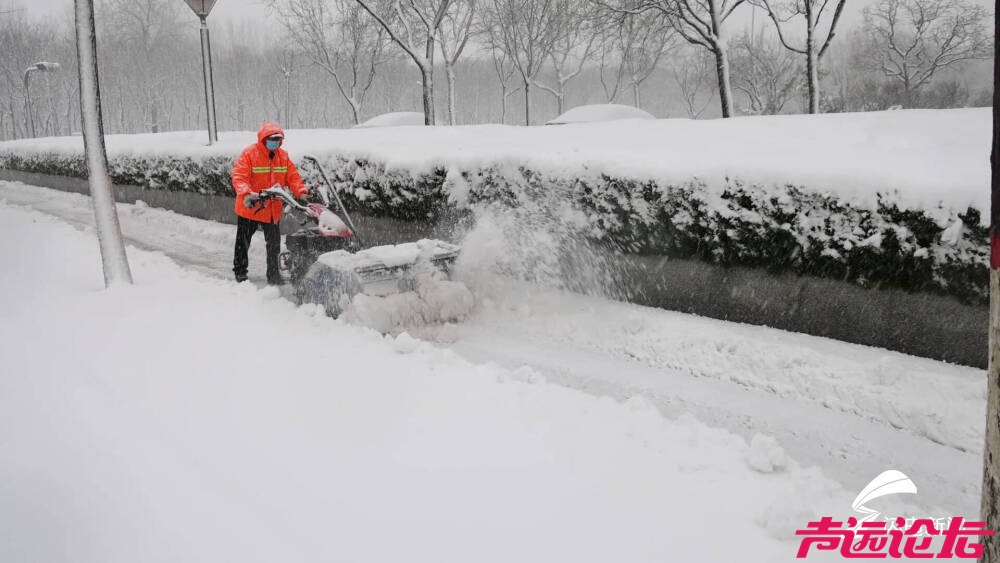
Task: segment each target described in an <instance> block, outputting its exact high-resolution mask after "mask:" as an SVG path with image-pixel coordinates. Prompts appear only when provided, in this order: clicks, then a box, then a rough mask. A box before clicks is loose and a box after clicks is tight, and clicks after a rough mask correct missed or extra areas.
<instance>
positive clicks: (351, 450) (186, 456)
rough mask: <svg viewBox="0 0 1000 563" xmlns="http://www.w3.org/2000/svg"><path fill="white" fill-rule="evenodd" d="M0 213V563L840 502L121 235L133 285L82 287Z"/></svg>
mask: <svg viewBox="0 0 1000 563" xmlns="http://www.w3.org/2000/svg"><path fill="white" fill-rule="evenodd" d="M0 225H2V226H3V227H2V228H3V229H5V230H6V231H7V234H8V235H9V236H4V237H0V260H2V261H3V263H4V264H5V266H6V267H5V268H3V269H0V296H2V297H0V300H2V301H3V303H2V304H0V306H2V308H3V310H4V312H5V314H4V315H3V316H0V352H2V355H3V357H4V365H5V372H4V376H3V377H0V443H3V444H4V447H3V448H0V497H2V498H4V499H5V500H4V502H3V503H0V525H2V526H3V529H4V530H5V532H6V533H5V534H4V538H5V539H4V541H2V542H0V560H4V561H26V560H38V561H53V560H65V559H67V558H70V559H72V560H74V561H80V562H90V561H94V562H97V561H100V562H103V563H113V562H117V561H137V560H142V561H147V562H156V561H190V560H212V561H223V560H232V561H246V562H253V561H279V560H280V561H287V560H297V561H315V560H350V561H394V560H407V561H469V560H476V561H483V562H487V561H512V560H518V561H577V562H581V563H582V562H587V561H634V562H639V561H664V560H668V559H677V560H684V561H697V560H702V559H704V558H705V557H709V558H711V559H720V558H721V559H729V560H740V561H786V560H789V559H791V558H792V557H794V555H793V554H794V553H795V551H796V549H797V547H798V543H797V541H796V540H795V539H794V537H793V532H794V529H795V528H798V527H802V526H804V525H805V521H799V520H796V519H792V518H788V519H784V520H780V521H779V519H778V518H777V516H776V514H779V513H781V512H779V511H778V510H777V509H776V508H775V507H774V503H775V499H782V498H798V499H800V500H799V504H800V505H802V503H808V504H806V505H805V506H803V507H802V510H803V511H804V512H803V514H804V513H806V512H812V511H815V512H818V513H821V514H829V515H831V516H835V517H843V516H846V514H847V512H848V511H849V506H850V500H851V498H852V497H853V493H849V492H846V491H844V490H843V489H840V488H839V487H837V486H835V485H833V484H831V483H830V482H829V481H828V480H826V479H824V478H823V477H822V476H821V475H819V474H817V473H816V472H815V471H807V470H802V469H801V468H799V467H797V466H796V465H795V464H794V463H789V464H788V466H787V468H786V470H785V471H783V472H782V473H777V474H760V473H758V472H756V471H754V470H752V469H750V468H749V467H747V465H746V464H745V463H744V459H745V457H746V455H747V450H748V448H749V447H748V446H747V443H746V442H745V441H744V440H743V439H741V438H739V437H736V436H734V435H733V434H730V433H728V432H725V431H721V430H714V429H710V428H708V427H706V426H704V425H703V424H701V423H699V422H697V421H695V420H694V419H692V418H690V417H682V418H681V419H678V420H668V419H665V418H663V417H662V416H661V415H659V413H657V412H656V409H654V408H650V406H649V404H648V402H645V401H639V400H633V401H630V402H629V403H627V404H625V405H623V404H621V403H619V402H617V401H615V400H612V399H609V398H597V397H593V396H590V395H587V394H584V393H580V392H576V391H571V390H568V389H566V388H562V387H559V386H555V385H551V384H546V383H544V382H542V381H541V380H540V379H538V378H531V377H527V379H528V380H526V376H527V374H524V373H517V372H512V371H507V370H504V369H502V368H499V367H497V366H495V365H483V366H476V365H473V364H470V363H468V362H466V361H464V360H461V359H459V358H458V357H457V356H456V355H455V354H453V353H451V352H448V351H445V350H440V349H436V348H434V347H431V346H429V345H427V344H424V343H419V342H416V341H414V340H413V339H412V338H409V337H408V336H404V335H402V334H401V335H399V336H397V337H394V338H384V337H382V336H381V335H378V334H376V333H374V332H371V331H364V330H359V329H357V328H353V327H350V326H348V325H345V324H344V323H342V322H339V321H334V320H331V319H329V318H327V317H325V316H324V315H322V313H321V311H317V310H316V308H314V307H306V308H301V309H296V308H295V307H293V306H292V305H291V304H290V303H288V302H287V301H285V300H282V299H279V298H278V293H277V291H275V290H274V289H273V288H268V289H265V290H257V289H256V288H254V287H253V286H247V285H238V284H235V283H233V282H229V281H221V280H213V279H207V278H205V277H202V276H200V275H197V274H195V273H192V272H189V271H184V270H181V269H179V268H178V267H177V266H176V265H174V264H173V263H172V262H171V261H169V260H168V259H166V258H165V257H163V256H162V255H159V254H151V253H147V252H142V251H138V250H135V249H131V250H130V258H131V262H132V266H133V272H134V273H135V277H136V279H137V282H138V283H137V285H135V286H130V287H121V288H117V289H116V290H113V291H105V290H103V289H102V280H101V269H100V259H99V256H98V251H97V245H96V243H95V241H94V240H93V234H92V233H80V232H78V231H75V230H73V229H72V228H69V227H67V226H65V225H64V224H61V223H57V222H55V221H54V220H52V219H50V218H48V217H46V216H43V215H40V214H37V213H30V212H25V211H19V210H14V209H12V208H10V207H7V206H6V205H0ZM13 233H17V236H13ZM23 240H31V241H32V244H31V245H25V244H23V242H21V241H23ZM84 325H85V326H84ZM81 328H84V329H81ZM54 346H55V347H56V349H57V350H58V353H53V349H54V348H53V347H54ZM532 379H533V380H534V382H531V380H532ZM816 491H820V492H821V494H820V493H816ZM706 499H707V500H708V501H706ZM711 499H725V503H724V504H725V506H724V508H720V507H721V506H722V505H720V504H719V503H718V502H711ZM625 515H627V517H625ZM720 526H724V528H725V535H724V538H725V541H724V542H720V541H719V538H720V536H719V529H720ZM53 530H57V531H58V536H59V541H52V537H53V536H52V534H53ZM779 538H780V539H779ZM387 539H391V541H387ZM484 546H488V547H484ZM706 553H707V554H709V555H706Z"/></svg>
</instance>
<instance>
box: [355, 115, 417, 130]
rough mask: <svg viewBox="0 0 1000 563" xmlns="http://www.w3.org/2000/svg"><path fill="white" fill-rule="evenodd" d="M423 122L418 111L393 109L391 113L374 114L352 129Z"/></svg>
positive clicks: (401, 125) (400, 125)
mask: <svg viewBox="0 0 1000 563" xmlns="http://www.w3.org/2000/svg"><path fill="white" fill-rule="evenodd" d="M423 124H424V114H423V113H421V112H419V111H394V112H392V113H383V114H382V115H376V116H375V117H373V118H371V119H369V120H368V121H365V122H364V123H359V124H358V125H355V126H354V129H367V128H370V127H403V126H409V125H423Z"/></svg>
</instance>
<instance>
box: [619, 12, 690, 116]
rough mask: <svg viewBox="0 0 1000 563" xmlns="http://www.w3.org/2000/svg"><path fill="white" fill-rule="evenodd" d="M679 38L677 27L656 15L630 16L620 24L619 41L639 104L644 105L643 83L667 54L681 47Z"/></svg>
mask: <svg viewBox="0 0 1000 563" xmlns="http://www.w3.org/2000/svg"><path fill="white" fill-rule="evenodd" d="M678 38H679V36H678V35H677V33H676V32H674V30H673V28H671V27H669V26H665V25H663V22H661V21H659V20H658V19H656V18H652V19H650V18H645V19H643V18H639V17H637V16H628V17H626V18H623V19H622V22H621V25H619V26H618V43H619V46H620V49H621V53H622V61H623V63H624V67H625V70H626V74H627V75H628V82H629V85H630V86H631V87H632V105H634V106H635V107H639V106H640V105H641V95H640V89H641V87H642V83H643V82H645V81H646V79H647V78H649V77H650V76H651V75H652V74H653V71H654V70H656V67H657V66H658V65H659V64H660V59H661V58H663V55H665V54H666V53H667V52H669V51H671V50H673V49H675V48H676V47H677V46H678Z"/></svg>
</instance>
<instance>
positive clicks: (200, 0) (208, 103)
mask: <svg viewBox="0 0 1000 563" xmlns="http://www.w3.org/2000/svg"><path fill="white" fill-rule="evenodd" d="M184 2H185V3H187V5H188V6H190V7H191V9H192V10H193V11H194V13H195V15H197V16H198V18H199V19H200V20H201V68H202V74H203V75H204V76H205V107H206V108H207V110H206V112H205V115H206V116H207V117H208V144H210V145H211V144H213V143H216V142H218V140H219V132H218V127H217V126H216V122H215V86H214V85H213V84H212V46H211V43H210V42H209V38H208V13H209V12H211V11H212V8H213V7H214V6H215V2H216V0H184Z"/></svg>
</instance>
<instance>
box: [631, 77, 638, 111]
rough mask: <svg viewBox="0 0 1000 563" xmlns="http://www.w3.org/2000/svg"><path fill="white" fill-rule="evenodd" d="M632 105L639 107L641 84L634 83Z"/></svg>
mask: <svg viewBox="0 0 1000 563" xmlns="http://www.w3.org/2000/svg"><path fill="white" fill-rule="evenodd" d="M632 105H633V106H635V107H639V83H638V82H633V83H632Z"/></svg>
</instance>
